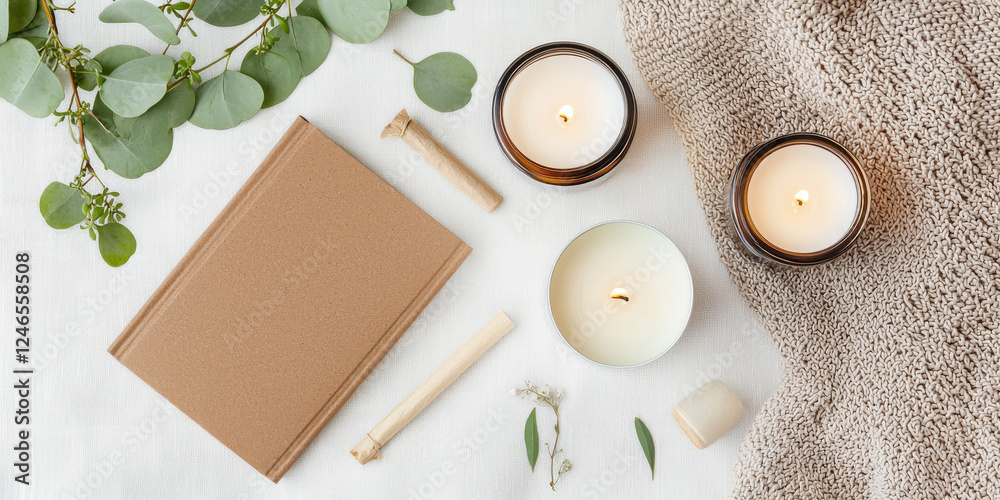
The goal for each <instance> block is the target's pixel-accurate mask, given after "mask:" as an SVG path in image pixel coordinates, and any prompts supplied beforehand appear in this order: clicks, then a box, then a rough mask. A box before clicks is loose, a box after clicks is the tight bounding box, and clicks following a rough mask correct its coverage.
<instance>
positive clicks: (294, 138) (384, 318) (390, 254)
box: [108, 118, 471, 482]
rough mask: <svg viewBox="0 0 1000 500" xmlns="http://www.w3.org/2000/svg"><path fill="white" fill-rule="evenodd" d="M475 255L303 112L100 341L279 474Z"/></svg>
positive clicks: (272, 475)
mask: <svg viewBox="0 0 1000 500" xmlns="http://www.w3.org/2000/svg"><path fill="white" fill-rule="evenodd" d="M470 251H471V248H469V246H468V245H466V244H465V243H463V242H462V241H461V240H460V239H459V238H458V237H456V236H455V235H454V234H452V233H451V232H449V231H448V230H447V229H445V228H444V227H443V226H441V224H439V223H438V222H436V221H435V220H434V219H432V218H431V217H430V216H429V215H427V214H426V213H424V212H423V211H422V210H421V209H420V208H418V207H417V206H416V205H414V204H413V203H412V202H410V201H409V200H407V199H406V198H405V197H404V196H403V195H401V194H399V193H398V192H397V191H396V190H394V189H393V188H392V187H391V186H389V185H388V184H386V183H385V182H384V181H383V180H382V179H380V178H379V177H378V176H377V175H375V174H374V173H372V171H370V170H368V169H367V168H366V167H365V166H364V165H362V164H361V163H360V162H358V161H357V160H356V159H354V158H353V157H352V156H351V155H350V154H348V153H347V152H346V151H344V150H343V149H341V148H340V146H338V145H337V144H336V143H334V142H333V141H332V140H331V139H330V138H328V137H326V136H325V135H324V134H323V133H322V132H320V131H319V130H318V129H317V128H316V127H314V126H313V125H311V124H310V123H309V122H308V121H306V120H305V119H303V118H299V119H297V120H296V121H295V123H294V124H293V125H292V126H291V128H290V129H289V130H288V132H287V133H285V135H284V137H282V139H281V140H280V141H279V142H278V144H277V146H275V148H274V150H272V151H271V153H270V154H269V155H268V156H267V158H265V159H264V161H263V163H262V164H261V165H260V166H259V167H258V168H257V170H256V172H254V173H253V175H251V176H250V178H249V179H248V180H247V182H246V184H245V185H244V186H243V187H242V188H241V189H240V190H239V192H238V193H237V194H236V196H235V197H234V198H233V199H232V201H230V202H229V204H228V205H227V206H226V207H225V209H223V211H222V213H221V214H220V215H219V216H218V217H217V218H216V219H215V221H214V222H213V223H212V224H211V225H210V226H209V227H208V229H207V230H206V231H205V233H204V234H203V235H202V236H201V237H200V238H199V239H198V241H197V242H196V243H195V244H194V246H193V247H192V248H191V250H189V251H188V253H187V255H185V256H184V258H183V259H182V260H181V261H180V263H179V264H178V265H177V267H176V268H175V269H174V270H173V271H172V272H171V273H170V275H169V276H168V277H167V279H166V280H165V281H164V282H163V284H162V285H161V286H160V287H159V289H157V290H156V292H155V293H153V295H152V297H150V299H149V301H148V302H147V303H146V304H145V305H144V306H143V307H142V309H141V310H140V311H139V312H138V314H136V316H135V318H134V319H133V320H132V322H131V323H129V325H128V326H127V327H126V328H125V331H124V332H122V334H121V336H119V337H118V339H117V340H115V342H114V343H113V344H112V345H111V347H110V348H109V349H108V351H109V352H110V353H111V354H112V355H114V356H115V357H116V358H118V360H119V361H121V363H122V364H124V365H125V366H126V367H128V369H130V370H132V372H134V373H135V374H136V375H138V376H139V377H140V378H141V379H142V380H144V381H145V382H146V383H147V384H149V385H150V386H151V387H152V388H153V389H155V390H156V391H157V392H159V393H160V394H162V395H163V396H164V397H165V398H167V399H168V400H170V402H171V403H173V404H174V405H175V406H176V407H177V408H178V409H180V410H181V411H183V412H184V413H185V414H187V415H188V416H189V417H191V418H192V419H194V421H195V422H197V423H198V424H199V425H201V426H202V427H203V428H204V429H205V430H207V431H208V432H209V433H211V434H212V435H213V436H215V437H216V438H217V439H218V440H219V441H221V442H222V443H223V444H225V445H226V446H228V447H229V448H230V449H231V450H233V451H234V452H236V454H237V455H239V456H240V457H242V458H243V459H244V460H246V461H247V462H248V463H249V464H250V465H252V466H253V467H254V468H255V469H257V470H258V471H260V472H261V473H263V474H265V475H266V476H267V477H268V478H269V479H271V480H272V481H274V482H277V481H278V480H279V479H281V477H282V476H283V475H284V474H285V473H286V472H287V471H288V469H289V467H291V465H292V463H294V462H295V460H296V459H297V458H298V457H299V455H301V454H302V452H303V451H304V450H305V448H306V446H308V445H309V443H310V442H312V440H313V439H314V438H315V437H316V435H317V434H318V433H319V432H320V430H322V428H323V426H324V425H325V424H326V423H327V422H328V421H329V420H330V419H331V418H332V417H333V415H334V414H335V413H336V412H337V410H339V409H340V407H341V406H343V404H344V403H345V402H346V401H347V399H348V398H349V397H350V396H351V394H352V393H354V391H355V389H357V388H358V386H359V385H360V384H361V382H362V380H364V378H365V377H366V376H367V375H368V374H369V373H370V372H371V371H372V369H373V368H374V367H375V365H376V364H378V362H379V361H380V360H381V359H382V357H383V356H385V354H386V353H387V352H388V351H389V349H390V348H391V347H392V346H393V344H395V342H396V340H397V339H399V337H400V336H401V335H402V334H403V332H404V331H406V329H407V328H408V327H409V326H410V324H412V323H413V321H414V319H416V317H417V315H419V314H420V312H421V311H422V310H423V309H424V307H425V306H426V305H427V303H428V302H430V300H431V299H432V298H433V297H434V295H435V294H437V292H438V291H439V290H440V289H441V287H442V286H443V285H444V283H445V282H446V281H447V280H448V278H449V277H451V275H452V274H453V273H454V272H455V271H456V270H457V269H458V267H459V266H460V265H461V263H462V261H464V260H465V258H466V257H467V256H468V255H469V252H470ZM337 453H340V451H338V452H337Z"/></svg>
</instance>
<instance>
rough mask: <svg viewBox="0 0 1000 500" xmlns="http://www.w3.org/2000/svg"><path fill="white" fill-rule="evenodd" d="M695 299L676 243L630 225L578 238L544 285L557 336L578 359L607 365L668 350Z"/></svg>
mask: <svg viewBox="0 0 1000 500" xmlns="http://www.w3.org/2000/svg"><path fill="white" fill-rule="evenodd" d="M693 295H694V294H693V289H692V284H691V273H690V271H689V270H688V267H687V262H685V260H684V257H683V256H682V255H681V253H680V251H679V250H678V249H677V247H676V246H675V245H674V244H673V242H671V241H670V240H669V239H668V238H667V237H666V236H664V235H662V234H661V233H659V232H658V231H656V230H655V229H652V228H650V227H648V226H644V225H642V224H637V223H634V222H611V223H608V224H603V225H600V226H597V227H595V228H593V229H591V230H589V231H587V232H585V233H583V234H582V235H580V236H579V237H577V238H576V239H575V240H573V241H572V242H571V243H570V244H569V245H568V246H567V247H566V250H564V251H563V253H562V255H561V256H560V257H559V260H558V261H557V262H556V265H555V268H554V269H553V271H552V278H551V282H550V284H549V304H550V306H551V310H552V319H553V320H554V321H555V324H556V328H557V329H558V330H559V333H560V334H561V335H562V336H563V338H565V339H566V341H567V342H568V343H569V344H570V345H571V346H572V347H573V348H574V349H576V350H577V351H578V352H580V354H583V355H584V356H586V357H588V358H590V359H591V360H593V361H596V362H598V363H602V364H606V365H612V366H631V365H638V364H642V363H645V362H647V361H650V360H652V359H655V358H656V357H658V356H659V355H660V354H662V353H664V352H665V351H666V350H667V349H669V348H670V347H671V346H672V345H673V344H674V342H676V341H677V339H678V338H679V337H680V336H681V333H682V332H683V331H684V327H685V326H686V325H687V321H688V317H689V316H690V314H691V306H692V302H693ZM625 297H627V298H628V300H627V301H626V300H624V298H625Z"/></svg>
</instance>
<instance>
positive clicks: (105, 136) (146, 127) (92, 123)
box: [83, 95, 174, 179]
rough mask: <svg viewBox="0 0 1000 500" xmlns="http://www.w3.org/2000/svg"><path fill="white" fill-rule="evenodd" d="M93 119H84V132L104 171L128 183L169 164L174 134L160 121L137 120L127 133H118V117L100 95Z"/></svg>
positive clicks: (125, 131)
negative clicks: (168, 159)
mask: <svg viewBox="0 0 1000 500" xmlns="http://www.w3.org/2000/svg"><path fill="white" fill-rule="evenodd" d="M93 113H94V116H96V117H97V119H95V118H94V117H93V116H89V115H85V116H84V120H83V131H84V133H85V134H86V136H87V139H89V140H90V144H91V145H92V146H94V151H95V152H96V153H97V156H98V158H100V159H101V162H103V163H104V166H105V168H107V169H108V170H111V171H112V172H114V173H116V174H118V175H120V176H122V177H125V178H127V179H135V178H137V177H140V176H142V175H143V174H145V173H146V172H151V171H153V170H155V169H156V168H157V167H159V166H160V165H162V164H163V162H164V161H166V159H167V157H168V156H170V149H171V147H173V142H174V135H173V130H171V129H169V128H166V127H165V126H164V124H163V123H162V122H160V121H158V120H152V119H146V120H143V119H138V120H134V121H133V122H131V123H130V128H129V129H128V130H118V128H117V127H116V125H115V115H114V114H113V113H112V111H111V110H110V109H108V108H107V106H105V105H104V102H103V101H102V100H101V97H100V95H98V97H96V98H95V99H94V107H93Z"/></svg>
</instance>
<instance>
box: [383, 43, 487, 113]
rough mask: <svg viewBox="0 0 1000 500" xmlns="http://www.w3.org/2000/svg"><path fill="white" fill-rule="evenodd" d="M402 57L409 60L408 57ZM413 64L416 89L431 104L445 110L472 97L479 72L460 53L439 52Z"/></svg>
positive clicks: (450, 109)
mask: <svg viewBox="0 0 1000 500" xmlns="http://www.w3.org/2000/svg"><path fill="white" fill-rule="evenodd" d="M397 54H398V52H397ZM400 57H402V56H400ZM403 60H404V61H406V62H408V63H409V62H410V61H408V60H406V58H403ZM410 65H412V66H413V90H415V91H416V92H417V97H419V98H420V100H421V101H423V102H424V104H426V105H428V106H430V107H431V108H433V109H436V110H438V111H442V112H449V111H455V110H457V109H461V108H462V107H464V106H465V105H466V104H468V103H469V101H470V100H471V99H472V87H473V86H474V85H475V84H476V79H477V78H478V75H477V74H476V68H475V67H474V66H473V65H472V63H470V62H469V60H468V59H466V58H464V57H462V56H461V55H459V54H456V53H454V52H438V53H437V54H434V55H432V56H430V57H428V58H426V59H424V60H423V61H420V62H418V63H415V64H414V63H410Z"/></svg>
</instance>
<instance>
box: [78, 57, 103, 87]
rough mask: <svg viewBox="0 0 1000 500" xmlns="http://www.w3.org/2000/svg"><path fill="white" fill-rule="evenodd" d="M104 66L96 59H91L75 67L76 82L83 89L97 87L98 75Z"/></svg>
mask: <svg viewBox="0 0 1000 500" xmlns="http://www.w3.org/2000/svg"><path fill="white" fill-rule="evenodd" d="M103 71H104V68H102V67H101V63H99V62H97V60H96V59H90V60H89V61H87V63H86V64H84V65H83V66H82V67H80V66H78V67H76V68H73V76H74V77H75V78H76V84H77V86H79V87H80V88H82V89H83V90H94V89H95V88H97V75H99V74H101V73H102V72H103Z"/></svg>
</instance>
